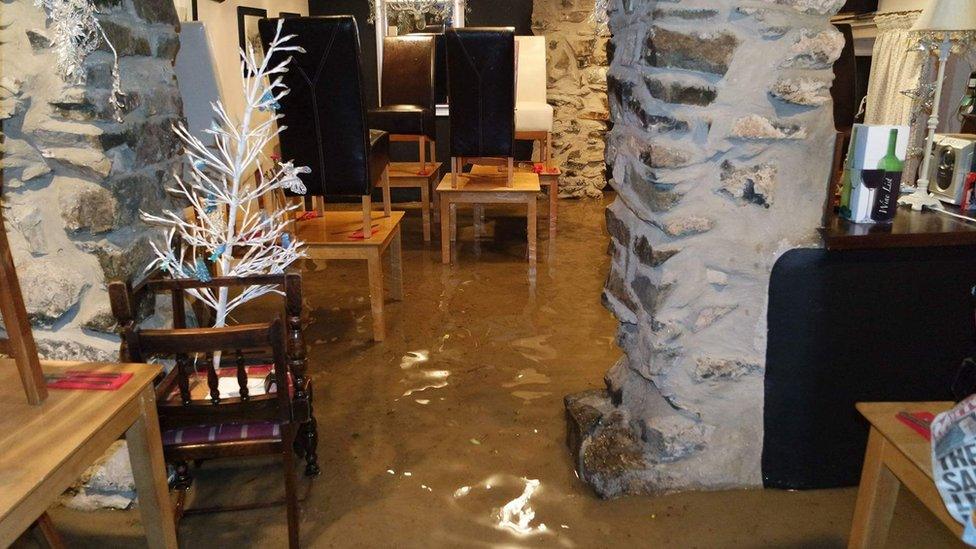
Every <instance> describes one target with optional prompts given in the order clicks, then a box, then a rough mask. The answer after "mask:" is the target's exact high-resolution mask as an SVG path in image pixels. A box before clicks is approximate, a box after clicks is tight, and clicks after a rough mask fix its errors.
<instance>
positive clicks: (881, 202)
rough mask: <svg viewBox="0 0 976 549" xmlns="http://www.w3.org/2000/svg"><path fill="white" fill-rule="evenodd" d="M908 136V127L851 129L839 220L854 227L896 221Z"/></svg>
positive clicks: (857, 127)
mask: <svg viewBox="0 0 976 549" xmlns="http://www.w3.org/2000/svg"><path fill="white" fill-rule="evenodd" d="M908 132H909V128H908V126H868V125H865V124H855V125H854V128H853V130H852V132H851V146H850V149H849V150H848V152H847V161H846V162H845V164H844V181H843V186H842V187H841V197H840V210H839V212H840V215H841V217H844V218H847V219H849V220H851V221H853V222H855V223H891V221H892V220H893V219H894V218H895V212H896V209H897V205H898V193H899V191H900V190H901V179H902V171H903V170H904V166H905V154H906V152H907V150H908Z"/></svg>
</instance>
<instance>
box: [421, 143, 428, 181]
mask: <svg viewBox="0 0 976 549" xmlns="http://www.w3.org/2000/svg"><path fill="white" fill-rule="evenodd" d="M420 171H421V172H423V173H425V174H426V173H427V138H426V137H424V136H420Z"/></svg>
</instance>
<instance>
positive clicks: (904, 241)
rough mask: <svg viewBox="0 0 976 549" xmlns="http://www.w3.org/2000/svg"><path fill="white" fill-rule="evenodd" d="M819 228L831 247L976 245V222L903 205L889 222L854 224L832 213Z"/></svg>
mask: <svg viewBox="0 0 976 549" xmlns="http://www.w3.org/2000/svg"><path fill="white" fill-rule="evenodd" d="M947 209H949V211H952V212H954V213H955V212H957V211H958V209H951V208H950V207H948V206H947ZM819 230H820V235H821V237H822V238H823V240H824V246H825V247H826V248H827V249H828V250H856V249H870V248H919V247H933V246H976V223H971V222H968V221H963V220H961V219H957V218H954V217H950V216H947V215H943V214H939V213H936V212H931V211H922V212H916V211H914V210H911V209H909V208H907V207H903V206H900V207H899V208H898V214H897V215H895V220H894V222H892V223H891V224H890V225H870V224H858V223H851V222H849V221H847V220H846V219H842V218H840V217H839V216H837V214H830V215H829V216H828V218H827V222H826V226H824V227H823V228H821V229H819Z"/></svg>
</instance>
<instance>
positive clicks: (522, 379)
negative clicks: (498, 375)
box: [502, 368, 549, 387]
mask: <svg viewBox="0 0 976 549" xmlns="http://www.w3.org/2000/svg"><path fill="white" fill-rule="evenodd" d="M535 383H549V376H547V375H546V374H543V373H539V372H537V371H535V368H527V369H525V370H519V373H518V375H516V376H515V381H512V382H509V383H502V387H518V386H519V385H530V384H535Z"/></svg>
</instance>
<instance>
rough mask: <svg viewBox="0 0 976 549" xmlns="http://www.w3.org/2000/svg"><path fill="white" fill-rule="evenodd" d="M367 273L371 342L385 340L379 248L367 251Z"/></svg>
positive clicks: (381, 265) (381, 264)
mask: <svg viewBox="0 0 976 549" xmlns="http://www.w3.org/2000/svg"><path fill="white" fill-rule="evenodd" d="M366 268H367V270H368V271H369V303H370V306H371V307H372V312H373V341H383V340H384V339H386V317H385V316H384V303H383V299H384V296H383V261H382V259H381V257H380V250H379V248H375V247H374V248H372V249H370V250H369V256H368V257H367V258H366Z"/></svg>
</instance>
